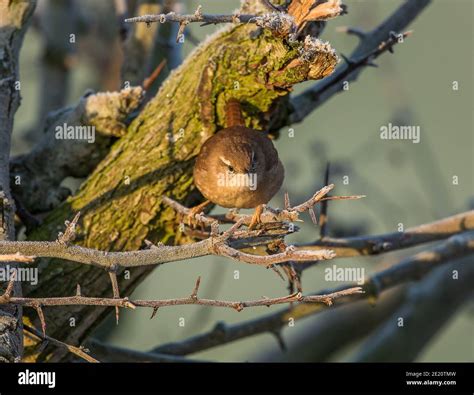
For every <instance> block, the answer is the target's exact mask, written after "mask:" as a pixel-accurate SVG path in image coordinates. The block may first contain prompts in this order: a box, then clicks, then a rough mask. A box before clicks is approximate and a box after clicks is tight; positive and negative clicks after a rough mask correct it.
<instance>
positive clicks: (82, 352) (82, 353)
mask: <svg viewBox="0 0 474 395" xmlns="http://www.w3.org/2000/svg"><path fill="white" fill-rule="evenodd" d="M23 329H24V330H25V332H28V333H27V336H31V335H33V336H34V337H35V338H36V339H39V340H40V341H41V342H48V343H51V344H54V345H55V346H58V347H61V348H65V349H66V350H68V351H69V352H70V353H72V354H74V355H77V356H78V357H79V358H82V359H84V360H85V361H87V362H92V363H98V362H100V361H98V360H97V359H95V358H93V357H91V356H90V355H89V354H88V353H87V352H86V351H87V350H86V349H84V348H83V347H75V346H71V345H70V344H66V343H63V342H62V341H59V340H57V339H54V338H52V337H50V336H47V335H46V336H45V335H44V333H41V332H40V331H38V330H37V329H36V328H33V327H31V326H28V325H25V324H23Z"/></svg>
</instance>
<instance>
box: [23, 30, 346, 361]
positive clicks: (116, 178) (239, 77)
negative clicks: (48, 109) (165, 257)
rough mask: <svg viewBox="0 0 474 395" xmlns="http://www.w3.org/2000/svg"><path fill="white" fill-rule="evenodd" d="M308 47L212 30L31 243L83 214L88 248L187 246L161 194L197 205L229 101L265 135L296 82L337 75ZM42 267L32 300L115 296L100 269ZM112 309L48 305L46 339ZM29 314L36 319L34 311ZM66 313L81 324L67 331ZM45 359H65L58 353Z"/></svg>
mask: <svg viewBox="0 0 474 395" xmlns="http://www.w3.org/2000/svg"><path fill="white" fill-rule="evenodd" d="M326 49H327V48H326ZM307 50H308V48H306V46H305V44H304V43H292V44H289V43H288V42H286V41H285V40H284V39H282V38H278V37H275V36H273V35H272V33H271V32H269V31H266V30H261V29H259V28H257V27H255V26H253V25H249V24H242V25H237V26H233V27H231V28H226V29H224V30H222V31H220V32H219V33H216V34H215V35H214V36H213V37H211V38H210V39H208V40H207V41H206V42H205V43H204V44H202V45H201V46H200V47H199V48H198V49H196V50H195V52H194V53H193V54H192V55H191V56H190V57H189V58H188V59H187V61H185V63H184V64H183V65H182V66H180V67H179V69H177V70H176V71H175V72H173V73H172V74H171V75H170V76H169V78H168V79H167V81H166V82H165V83H164V85H163V86H162V88H161V89H160V91H159V92H158V93H157V95H156V96H155V97H154V98H153V99H152V100H151V101H150V102H149V103H148V104H147V106H146V107H145V108H144V109H143V110H142V112H141V114H140V115H139V116H138V117H137V118H136V119H135V120H134V121H133V123H132V124H131V125H130V127H129V130H128V133H127V135H125V136H124V137H122V138H121V139H120V140H119V141H118V142H117V143H116V144H115V145H114V146H113V147H112V149H111V151H110V153H109V154H108V156H107V157H106V158H105V159H104V160H103V161H102V162H101V163H100V164H99V166H98V167H97V168H96V169H95V171H94V172H93V173H92V174H91V175H90V177H89V178H88V179H87V181H86V182H85V183H84V184H83V185H82V187H81V189H80V190H79V191H78V193H77V194H76V195H75V196H74V197H72V198H70V199H69V200H68V201H67V202H65V203H64V204H62V205H61V206H60V207H58V208H57V209H56V210H54V211H53V212H52V213H51V215H49V217H48V218H47V219H46V221H45V223H44V225H43V226H42V227H41V228H40V229H38V230H37V231H36V233H35V234H33V235H32V237H31V239H36V240H51V239H55V238H56V236H57V233H58V231H60V230H61V229H62V228H63V227H64V221H66V220H68V219H71V218H72V217H73V214H74V213H76V212H77V211H81V213H82V220H81V223H80V227H79V231H78V238H77V239H76V241H75V242H76V243H78V244H81V245H84V246H87V247H91V248H97V249H102V250H115V251H117V250H136V249H139V248H142V247H143V242H144V240H145V239H149V240H152V241H155V242H156V241H162V242H164V243H168V244H173V243H180V242H185V241H187V240H186V239H185V238H183V237H182V236H180V235H179V233H177V221H176V216H175V213H174V212H173V210H171V209H169V208H167V207H165V206H164V205H163V204H162V202H161V199H160V196H162V195H169V196H172V197H173V198H175V199H177V200H179V201H183V202H185V203H186V204H193V203H195V201H192V200H193V198H192V196H193V191H194V185H193V180H192V168H193V164H194V159H195V157H196V155H197V154H198V152H199V150H200V147H201V145H202V144H203V142H204V141H206V139H207V138H209V137H210V136H211V135H212V134H213V133H215V132H216V131H217V130H219V129H220V128H221V127H222V126H223V124H224V111H223V110H224V104H225V103H226V101H227V100H228V98H230V97H235V98H237V99H238V100H240V101H241V102H242V103H243V111H244V115H245V119H246V122H247V125H248V126H251V127H253V128H256V129H261V130H265V129H266V128H267V127H268V126H269V124H270V120H271V119H272V116H273V114H274V112H275V111H276V110H277V108H278V107H279V103H281V100H285V97H286V96H287V95H288V93H289V92H290V90H291V88H292V86H293V85H294V84H296V83H298V82H301V81H305V80H308V79H318V78H322V77H324V76H325V75H328V74H329V73H331V72H332V70H333V69H334V67H335V64H336V62H337V59H336V56H335V54H334V52H333V51H330V50H323V49H321V51H319V52H318V51H316V53H311V54H310V56H308V54H307V53H306V52H305V51H307ZM312 50H314V48H313V49H312ZM278 112H281V111H280V110H278ZM39 266H40V268H41V272H40V276H39V284H38V286H36V287H34V288H30V289H28V290H27V293H28V296H45V295H50V296H53V295H54V296H59V295H61V296H64V295H71V294H73V293H74V291H75V287H76V284H80V285H81V288H82V292H83V294H84V295H91V296H92V295H94V296H111V285H110V280H109V276H108V275H107V274H106V273H104V271H101V270H99V269H97V268H95V267H92V266H86V265H78V264H73V263H67V264H65V263H61V262H47V261H46V260H43V261H42V262H40V264H39ZM150 270H151V269H150V268H136V269H133V270H132V271H131V275H130V279H126V278H125V276H124V275H123V273H120V274H119V276H118V277H119V286H120V292H121V294H122V295H128V294H130V293H131V292H132V290H133V289H134V288H135V287H136V286H137V285H138V284H139V283H140V282H141V281H142V280H143V278H144V277H145V276H146V275H147V274H148V273H150ZM111 311H112V309H103V308H98V307H84V306H69V307H65V308H50V309H45V316H46V322H47V333H48V335H50V336H53V337H55V338H58V339H60V340H62V341H65V342H67V343H73V344H78V343H81V342H82V341H83V340H84V338H85V337H86V336H87V335H88V334H89V333H90V331H91V330H92V329H93V328H94V327H95V326H96V325H97V324H98V323H100V321H101V319H103V318H104V316H105V315H106V314H107V313H109V312H111ZM25 313H26V315H27V317H28V318H29V319H32V320H34V321H36V320H37V319H36V315H35V312H34V311H26V312H25ZM70 317H74V318H75V320H76V326H75V327H71V326H70V325H69V319H70ZM29 351H30V354H29V356H27V358H29V359H36V360H40V359H43V358H45V353H43V355H42V356H39V355H37V354H36V353H35V352H34V351H33V350H32V349H29ZM47 358H49V359H50V360H58V359H61V358H65V356H64V354H63V353H58V352H57V351H56V352H55V353H54V354H53V355H51V354H49V355H48V356H47Z"/></svg>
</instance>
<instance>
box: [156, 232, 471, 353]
mask: <svg viewBox="0 0 474 395" xmlns="http://www.w3.org/2000/svg"><path fill="white" fill-rule="evenodd" d="M473 253H474V232H466V233H463V234H460V235H455V236H452V237H450V238H449V239H448V240H447V241H445V242H443V243H442V244H441V245H439V246H437V247H435V248H434V249H432V250H431V251H424V252H421V253H419V254H416V255H414V256H412V257H409V258H406V259H404V260H402V261H401V262H399V263H398V264H396V265H394V266H392V267H390V268H388V269H386V270H383V271H381V272H378V273H375V274H373V275H372V276H370V277H369V278H367V280H366V281H365V283H364V285H362V290H363V291H364V293H361V294H353V295H348V296H346V297H341V298H339V299H336V300H335V301H334V305H335V306H339V305H344V304H347V303H352V302H354V301H358V300H363V299H368V298H374V297H377V295H379V294H380V293H382V292H384V291H386V290H388V289H391V288H394V287H396V286H398V285H401V284H405V283H407V282H410V281H417V280H419V279H420V278H421V277H423V275H424V274H426V273H428V272H429V271H431V270H432V269H433V268H435V267H438V266H439V265H444V264H447V263H449V262H451V261H452V260H453V259H456V258H458V257H462V256H468V255H470V256H472V254H473ZM349 288H351V286H350V285H345V286H342V287H337V288H334V289H330V290H324V291H321V292H320V293H323V294H330V293H333V292H340V291H343V290H345V289H349ZM326 308H327V306H324V305H322V304H318V305H309V304H296V305H294V306H291V307H289V308H287V309H283V310H280V311H278V312H276V313H273V314H269V315H266V316H263V317H259V318H257V319H254V320H249V321H245V322H242V323H238V324H234V325H229V326H227V325H225V324H223V323H219V324H218V325H216V327H215V328H214V329H213V330H211V331H210V332H207V333H203V334H200V335H196V336H193V337H191V338H189V339H185V340H183V341H180V342H175V343H168V344H164V345H161V346H158V347H156V348H154V349H153V350H152V351H153V352H158V353H165V354H171V355H187V354H191V353H195V352H198V351H203V350H206V349H208V348H212V347H216V346H219V345H222V344H226V343H230V342H233V341H235V340H239V339H243V338H246V337H249V336H254V335H257V334H261V333H266V332H268V333H274V332H275V331H279V330H281V329H282V328H283V327H284V326H285V325H287V324H288V320H289V319H290V318H293V319H294V320H295V321H296V320H298V319H302V318H306V317H309V316H311V315H314V314H317V313H318V312H320V311H323V310H324V309H326Z"/></svg>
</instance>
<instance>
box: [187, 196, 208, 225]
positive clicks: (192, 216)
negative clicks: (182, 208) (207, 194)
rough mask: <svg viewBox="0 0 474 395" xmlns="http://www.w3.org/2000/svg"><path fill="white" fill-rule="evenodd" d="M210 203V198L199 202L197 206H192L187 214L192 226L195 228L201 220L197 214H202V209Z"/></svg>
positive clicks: (189, 223)
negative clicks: (197, 217)
mask: <svg viewBox="0 0 474 395" xmlns="http://www.w3.org/2000/svg"><path fill="white" fill-rule="evenodd" d="M210 203H211V201H210V200H206V201H204V202H202V203H201V204H198V205H197V206H194V207H191V208H190V209H189V213H188V215H187V223H188V226H189V227H190V228H194V227H195V225H196V223H197V222H199V220H196V214H201V213H202V210H203V209H204V208H205V207H206V206H207V205H209V204H210Z"/></svg>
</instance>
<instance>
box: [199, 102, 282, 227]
mask: <svg viewBox="0 0 474 395" xmlns="http://www.w3.org/2000/svg"><path fill="white" fill-rule="evenodd" d="M226 123H227V128H225V129H223V130H221V131H219V132H217V133H216V134H215V135H214V136H212V137H211V138H210V139H209V140H207V141H206V142H205V143H204V145H203V146H202V148H201V152H200V153H199V156H198V158H197V160H196V164H195V166H194V182H195V184H196V186H197V188H198V189H199V190H200V191H201V193H202V194H203V195H204V197H206V199H208V200H210V201H211V202H213V203H216V204H218V205H219V206H222V207H227V208H255V207H258V206H260V205H262V204H265V203H268V201H269V200H270V199H271V198H272V197H273V196H274V195H275V194H276V193H277V192H278V190H279V189H280V187H281V184H282V182H283V178H284V169H283V165H282V163H281V162H280V160H279V159H278V153H277V151H276V149H275V147H274V146H273V143H272V141H271V140H270V139H269V138H268V137H267V136H266V135H265V134H264V133H263V132H260V131H257V130H253V129H249V128H247V127H245V124H244V119H243V117H242V113H241V110H240V104H239V103H238V102H237V101H235V100H230V101H229V102H228V103H227V105H226ZM260 210H261V207H260ZM256 220H257V222H258V218H257V219H256Z"/></svg>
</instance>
